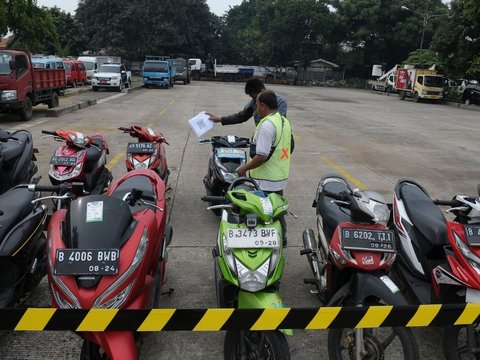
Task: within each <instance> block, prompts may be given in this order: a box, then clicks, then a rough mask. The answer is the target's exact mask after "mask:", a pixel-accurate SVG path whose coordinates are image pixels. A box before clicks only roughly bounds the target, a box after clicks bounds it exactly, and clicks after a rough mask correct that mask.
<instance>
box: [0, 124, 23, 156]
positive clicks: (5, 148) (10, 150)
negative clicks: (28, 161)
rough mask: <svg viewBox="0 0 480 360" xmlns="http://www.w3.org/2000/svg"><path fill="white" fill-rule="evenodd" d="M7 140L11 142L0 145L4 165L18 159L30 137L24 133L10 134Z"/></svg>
mask: <svg viewBox="0 0 480 360" xmlns="http://www.w3.org/2000/svg"><path fill="white" fill-rule="evenodd" d="M9 138H11V139H12V140H11V141H6V142H1V143H0V144H1V153H2V155H3V161H4V163H5V162H7V163H8V162H9V161H10V160H12V159H15V158H19V157H20V155H21V154H22V153H23V152H24V151H25V148H26V146H27V144H28V143H29V142H30V135H29V133H27V132H26V131H17V132H15V133H12V134H10V137H9Z"/></svg>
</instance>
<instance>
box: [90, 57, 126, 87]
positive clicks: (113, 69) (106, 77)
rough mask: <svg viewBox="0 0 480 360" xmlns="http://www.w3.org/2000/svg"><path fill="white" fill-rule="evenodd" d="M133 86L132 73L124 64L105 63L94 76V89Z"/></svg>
mask: <svg viewBox="0 0 480 360" xmlns="http://www.w3.org/2000/svg"><path fill="white" fill-rule="evenodd" d="M125 87H126V88H131V87H132V73H131V72H130V71H127V69H126V68H125V65H124V64H113V63H104V64H102V65H100V68H99V69H98V71H97V72H95V74H94V75H93V77H92V89H93V91H98V89H100V88H104V89H115V90H117V91H122V89H123V88H125Z"/></svg>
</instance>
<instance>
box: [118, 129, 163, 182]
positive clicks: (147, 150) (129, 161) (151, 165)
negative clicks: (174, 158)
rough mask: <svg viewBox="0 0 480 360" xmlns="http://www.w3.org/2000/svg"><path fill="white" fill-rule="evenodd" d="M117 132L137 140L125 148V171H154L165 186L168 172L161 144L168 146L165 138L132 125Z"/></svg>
mask: <svg viewBox="0 0 480 360" xmlns="http://www.w3.org/2000/svg"><path fill="white" fill-rule="evenodd" d="M118 130H122V131H123V132H124V133H126V134H130V136H132V137H134V138H137V139H138V142H136V143H129V144H128V146H127V156H126V160H125V164H126V166H127V170H128V171H130V170H133V169H151V170H154V171H155V172H156V173H157V174H158V175H160V177H161V178H162V180H163V181H164V182H165V184H167V182H168V175H169V174H170V171H169V170H168V166H167V158H166V156H165V148H164V146H163V144H167V145H170V144H169V143H168V142H167V140H165V136H163V134H162V133H161V132H159V131H157V130H155V129H152V128H146V127H143V126H140V125H133V126H131V127H129V128H125V127H120V128H118Z"/></svg>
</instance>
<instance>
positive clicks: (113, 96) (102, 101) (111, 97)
mask: <svg viewBox="0 0 480 360" xmlns="http://www.w3.org/2000/svg"><path fill="white" fill-rule="evenodd" d="M125 95H127V93H121V94H116V95H112V96H109V97H106V98H105V99H101V100H97V104H103V103H104V102H107V101H110V100H113V99H116V98H118V97H120V96H125Z"/></svg>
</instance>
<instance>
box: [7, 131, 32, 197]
mask: <svg viewBox="0 0 480 360" xmlns="http://www.w3.org/2000/svg"><path fill="white" fill-rule="evenodd" d="M37 152H38V150H37V149H35V148H34V147H33V141H32V134H31V133H30V131H28V130H17V131H13V132H11V131H7V130H0V194H3V193H4V192H5V191H7V190H8V189H11V188H12V187H14V186H16V185H19V184H24V183H31V182H33V181H34V180H33V179H34V177H35V174H36V173H37V171H38V168H37V165H36V164H35V162H34V161H36V160H37V159H36V158H35V153H37Z"/></svg>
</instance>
